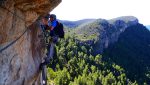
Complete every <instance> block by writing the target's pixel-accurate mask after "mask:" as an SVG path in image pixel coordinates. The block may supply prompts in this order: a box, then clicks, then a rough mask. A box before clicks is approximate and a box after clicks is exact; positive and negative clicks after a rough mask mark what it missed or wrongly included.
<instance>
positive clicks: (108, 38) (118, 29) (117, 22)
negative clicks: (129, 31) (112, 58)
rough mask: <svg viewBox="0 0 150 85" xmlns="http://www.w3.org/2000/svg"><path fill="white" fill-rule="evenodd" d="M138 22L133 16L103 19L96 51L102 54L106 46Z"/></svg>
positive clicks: (95, 47)
mask: <svg viewBox="0 0 150 85" xmlns="http://www.w3.org/2000/svg"><path fill="white" fill-rule="evenodd" d="M137 23H138V19H137V18H135V17H133V16H126V17H119V18H116V19H112V20H109V21H106V20H104V21H101V22H100V25H101V31H100V35H99V37H98V41H97V42H96V43H95V46H94V49H95V50H94V51H95V52H94V53H95V54H98V53H100V54H102V53H103V51H104V49H105V48H107V47H108V46H109V45H110V44H113V43H115V42H116V41H117V40H118V38H119V35H120V34H121V33H123V32H124V31H125V30H126V28H127V27H129V26H132V25H135V24H137Z"/></svg>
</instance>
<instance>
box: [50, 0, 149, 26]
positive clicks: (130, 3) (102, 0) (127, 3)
mask: <svg viewBox="0 0 150 85" xmlns="http://www.w3.org/2000/svg"><path fill="white" fill-rule="evenodd" d="M149 10H150V0H62V2H61V3H60V4H59V5H58V6H57V7H56V8H55V9H54V10H53V11H52V12H51V13H54V14H56V15H57V17H58V18H59V19H61V20H72V21H76V20H80V19H87V18H96V19H97V18H103V19H112V18H116V17H120V16H135V17H137V18H138V19H139V22H140V23H142V24H144V25H150V11H149Z"/></svg>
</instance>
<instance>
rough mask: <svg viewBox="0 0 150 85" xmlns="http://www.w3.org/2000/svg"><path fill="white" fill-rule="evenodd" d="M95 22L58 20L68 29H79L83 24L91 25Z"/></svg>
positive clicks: (88, 20)
mask: <svg viewBox="0 0 150 85" xmlns="http://www.w3.org/2000/svg"><path fill="white" fill-rule="evenodd" d="M94 20H95V19H83V20H78V21H68V20H58V21H60V22H61V23H63V24H64V25H65V26H66V27H68V28H75V27H78V26H79V25H81V24H84V23H90V22H92V21H94Z"/></svg>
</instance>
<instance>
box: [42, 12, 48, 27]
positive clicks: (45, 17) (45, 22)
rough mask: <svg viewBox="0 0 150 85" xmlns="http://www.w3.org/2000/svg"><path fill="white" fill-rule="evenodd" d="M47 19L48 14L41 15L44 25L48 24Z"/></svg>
mask: <svg viewBox="0 0 150 85" xmlns="http://www.w3.org/2000/svg"><path fill="white" fill-rule="evenodd" d="M48 20H49V14H47V15H46V16H44V17H42V22H43V24H44V25H48Z"/></svg>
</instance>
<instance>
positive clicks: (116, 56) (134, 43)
mask: <svg viewBox="0 0 150 85" xmlns="http://www.w3.org/2000/svg"><path fill="white" fill-rule="evenodd" d="M104 56H105V58H107V59H106V60H108V59H110V60H111V61H114V62H115V63H117V64H118V65H120V66H122V67H123V68H124V69H125V72H126V74H127V76H128V77H129V78H130V79H131V80H137V81H138V82H139V83H140V82H148V84H150V62H149V60H150V32H149V31H148V30H147V29H146V27H144V26H143V25H141V24H137V25H134V26H131V27H128V28H127V29H126V30H125V32H124V33H122V34H121V35H120V37H119V40H118V42H116V43H115V44H113V45H111V46H109V48H107V49H106V50H105V52H104Z"/></svg>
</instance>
